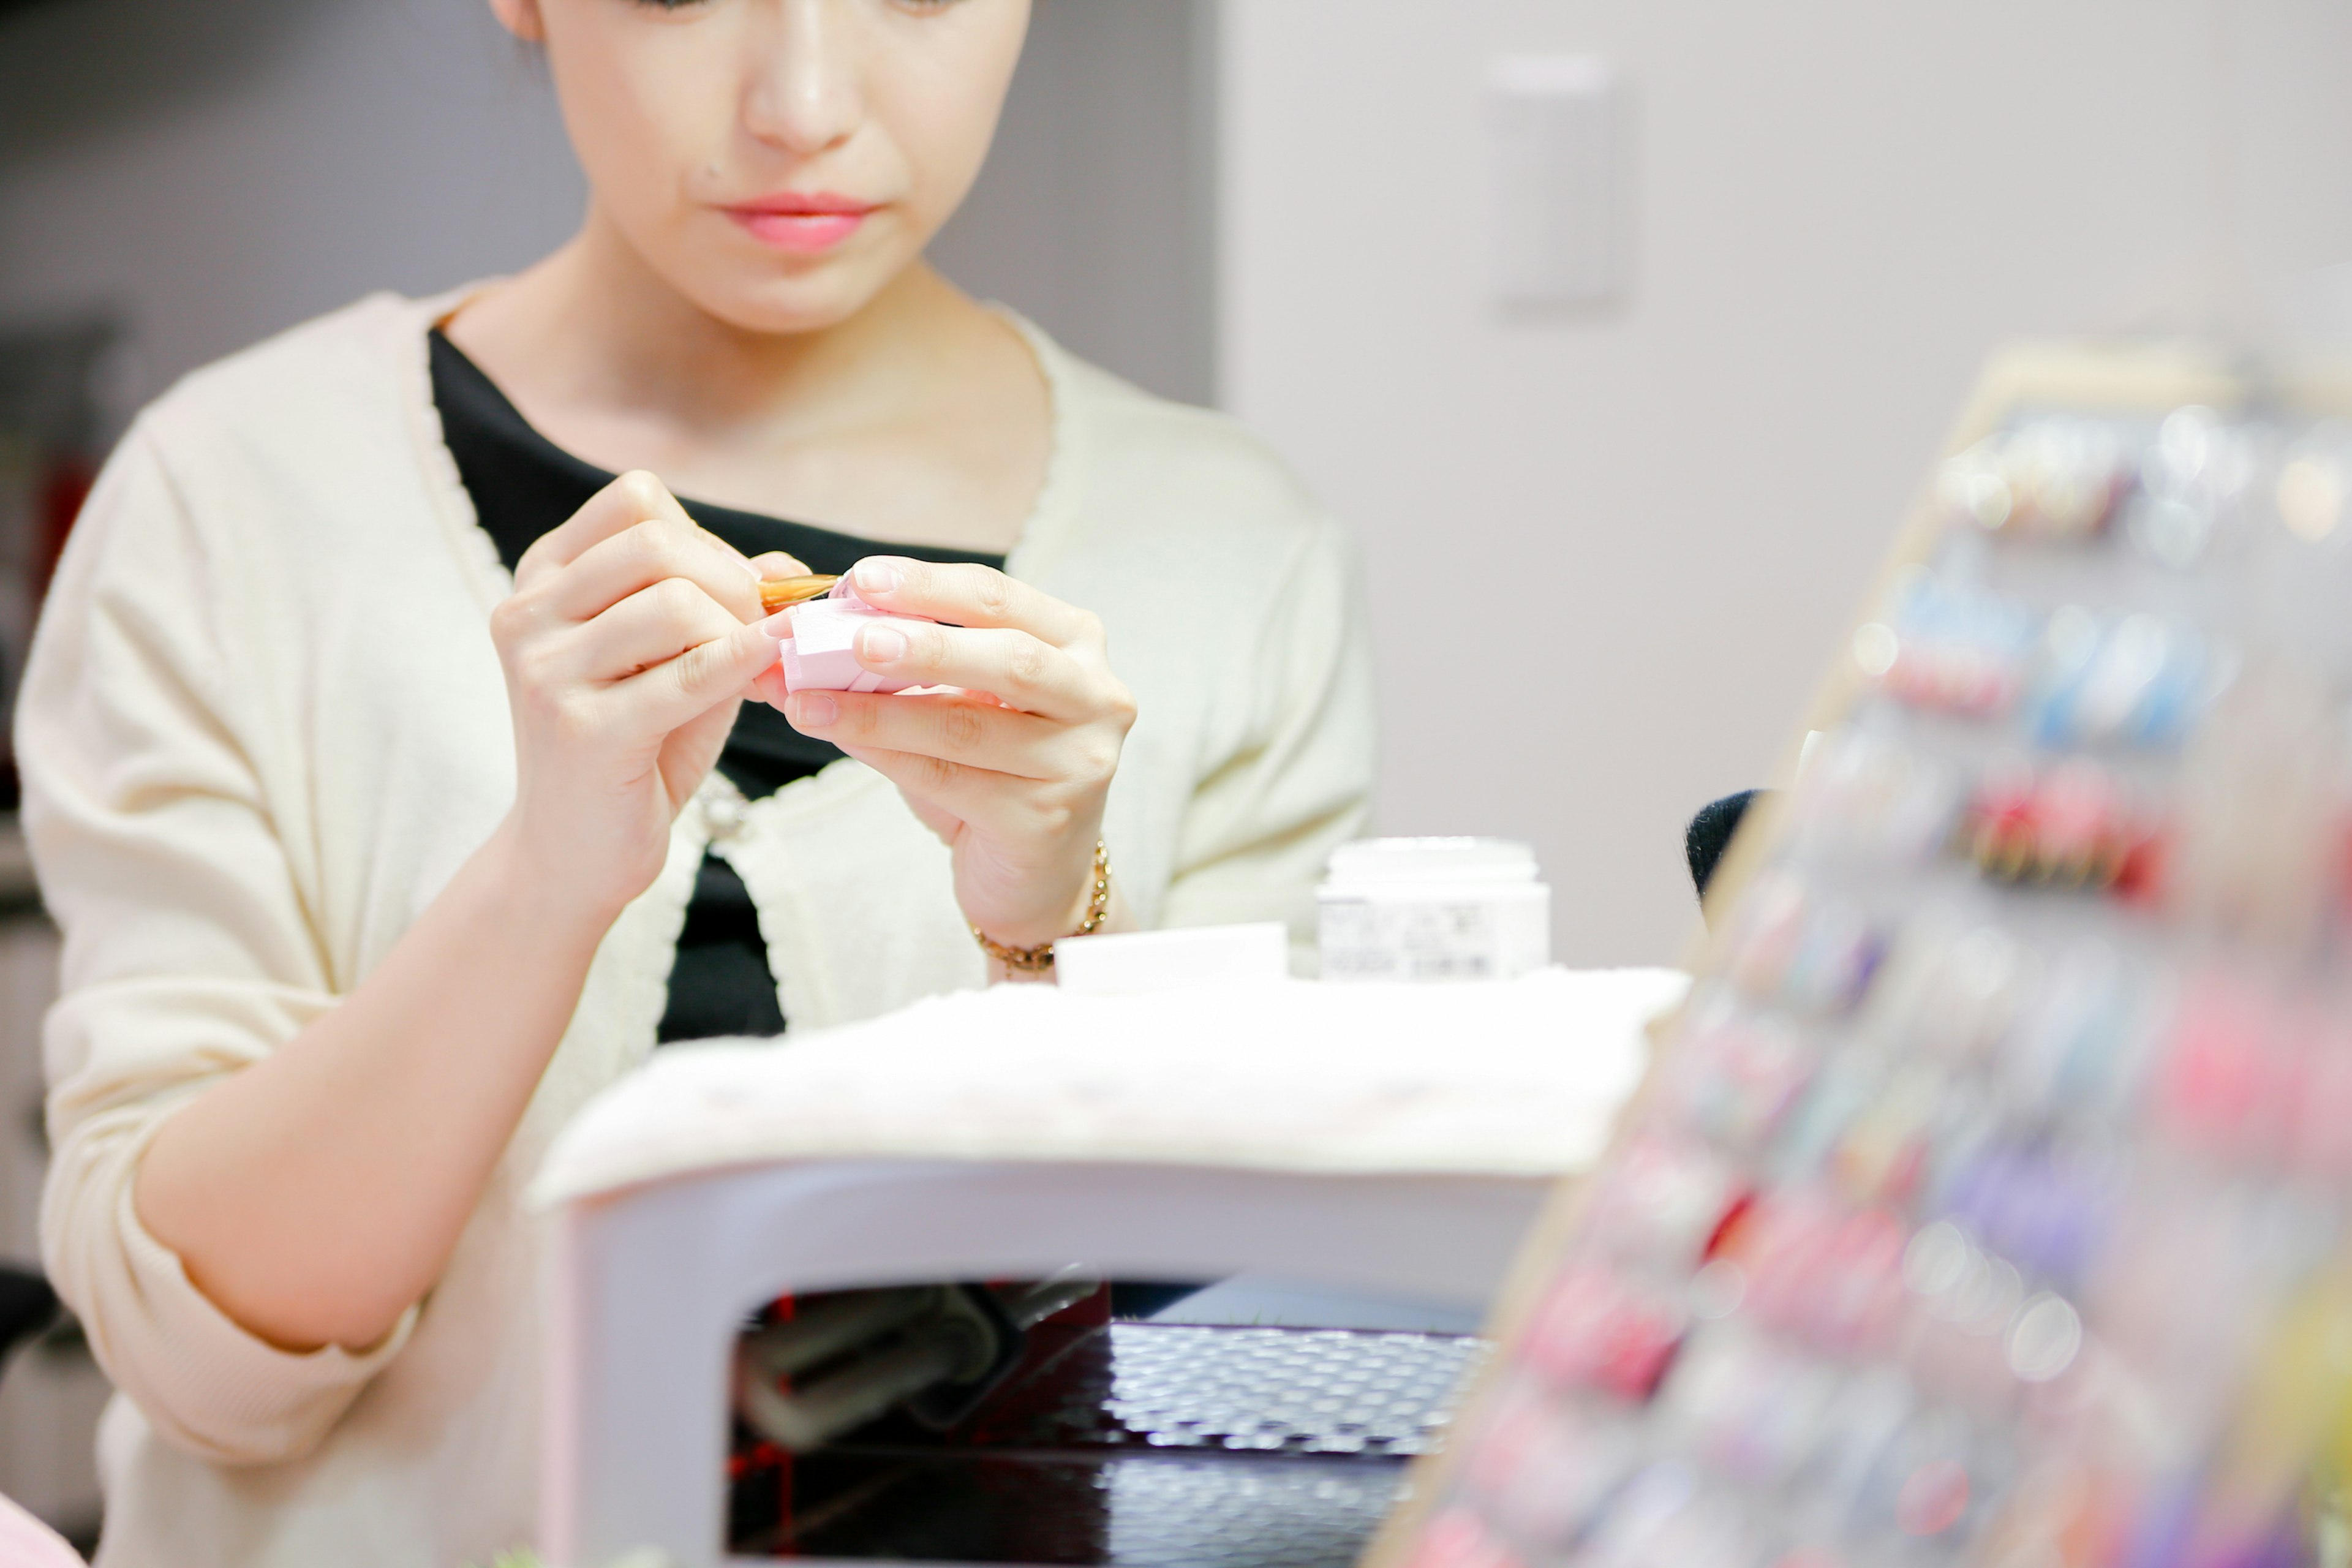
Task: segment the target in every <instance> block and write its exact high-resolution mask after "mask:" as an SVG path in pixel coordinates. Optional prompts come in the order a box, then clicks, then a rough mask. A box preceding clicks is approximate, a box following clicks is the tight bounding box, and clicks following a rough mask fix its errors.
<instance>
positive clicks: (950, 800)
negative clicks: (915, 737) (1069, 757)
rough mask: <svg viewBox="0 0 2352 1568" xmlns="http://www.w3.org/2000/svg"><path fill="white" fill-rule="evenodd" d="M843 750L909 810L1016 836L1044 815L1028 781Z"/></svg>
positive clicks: (877, 750)
mask: <svg viewBox="0 0 2352 1568" xmlns="http://www.w3.org/2000/svg"><path fill="white" fill-rule="evenodd" d="M842 750H843V751H845V752H848V754H849V755H850V756H852V757H854V758H856V760H857V761H859V762H861V763H865V764H866V766H867V767H869V768H872V769H873V770H874V771H875V772H876V773H880V774H881V775H882V776H883V777H884V778H886V779H888V780H889V781H890V782H891V783H892V784H896V785H898V788H899V789H901V790H902V791H904V792H905V793H906V795H907V796H908V801H909V803H910V804H912V803H915V802H920V803H922V805H926V806H929V808H930V809H931V810H933V811H937V812H943V813H945V814H946V815H948V816H953V817H956V818H958V819H960V820H961V821H964V822H967V823H979V824H982V825H983V826H987V827H990V828H995V829H1000V830H1008V829H1016V830H1017V829H1020V828H1024V827H1026V826H1029V825H1030V822H1031V819H1033V818H1034V817H1036V816H1038V815H1039V814H1038V812H1037V811H1036V809H1035V807H1034V805H1033V804H1032V797H1033V796H1034V795H1035V793H1036V790H1035V786H1034V784H1030V783H1028V782H1027V781H1025V780H1022V779H1017V778H1013V777H1011V776H1010V775H1008V774H1005V773H996V772H993V771H992V770H990V769H987V768H975V767H970V766H967V765H966V764H964V763H952V762H948V761H945V760H944V759H942V758H939V757H927V756H924V755H923V754H921V753H920V752H894V751H891V750H889V749H888V748H887V747H877V746H845V747H843V748H842Z"/></svg>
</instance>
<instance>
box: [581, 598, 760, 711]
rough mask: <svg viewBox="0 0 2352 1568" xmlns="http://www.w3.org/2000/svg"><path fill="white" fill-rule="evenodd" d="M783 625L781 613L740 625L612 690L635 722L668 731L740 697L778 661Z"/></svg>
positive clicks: (622, 681) (623, 681)
mask: <svg viewBox="0 0 2352 1568" xmlns="http://www.w3.org/2000/svg"><path fill="white" fill-rule="evenodd" d="M771 628H773V629H771ZM782 630H783V628H782V618H781V617H772V619H771V620H770V621H761V622H759V623H758V624H756V625H753V626H736V627H735V628H734V629H733V630H732V631H730V632H728V633H726V634H725V635H724V636H721V637H713V638H711V639H710V640H709V642H705V643H699V644H697V645H696V646H695V647H690V648H688V649H687V650H686V651H685V652H683V653H681V654H679V655H678V656H677V658H672V659H667V660H665V661H664V662H662V663H660V664H656V665H655V666H654V667H653V668H650V669H647V670H646V671H644V672H642V673H641V674H637V675H632V676H629V677H627V678H626V679H623V680H621V681H619V682H617V683H616V684H615V685H614V686H613V687H612V688H611V690H612V691H613V692H614V695H615V696H616V698H617V699H618V700H620V701H621V703H622V704H623V707H624V711H625V715H626V719H627V721H628V722H629V723H630V724H631V725H632V726H635V727H639V728H641V729H642V730H643V731H649V732H652V733H655V734H666V733H667V732H668V731H672V730H675V729H677V727H678V726H679V725H681V724H685V723H688V722H691V721H693V720H694V719H695V718H697V717H698V716H699V715H701V714H704V713H707V712H709V710H711V709H713V708H716V707H717V706H719V704H720V703H721V702H732V701H734V700H735V699H737V698H738V697H740V696H741V695H742V694H743V689H744V688H745V687H747V686H749V685H751V682H752V681H753V680H755V679H758V678H759V676H760V673H761V671H762V670H763V669H766V668H769V667H770V666H772V665H773V664H774V663H775V662H776V641H777V638H778V637H780V636H781V635H782Z"/></svg>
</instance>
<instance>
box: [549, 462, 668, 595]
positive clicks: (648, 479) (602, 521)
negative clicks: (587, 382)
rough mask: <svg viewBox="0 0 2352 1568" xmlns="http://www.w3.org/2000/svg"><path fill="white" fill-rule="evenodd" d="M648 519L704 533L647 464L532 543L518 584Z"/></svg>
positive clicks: (631, 472) (575, 559)
mask: <svg viewBox="0 0 2352 1568" xmlns="http://www.w3.org/2000/svg"><path fill="white" fill-rule="evenodd" d="M649 518H658V519H661V520H662V521H667V522H674V523H676V524H677V525H678V526H679V527H681V528H687V529H692V530H694V531H696V532H700V531H701V530H700V529H699V528H698V527H697V526H696V524H695V521H694V519H692V518H690V517H688V515H687V514H686V508H684V507H682V506H680V505H678V504H677V497H676V496H673V495H671V494H670V493H669V488H668V487H667V485H664V484H663V483H662V482H661V480H659V479H656V478H655V477H654V476H653V475H651V474H649V473H647V472H646V470H645V469H643V468H632V469H630V470H629V471H628V472H627V473H625V474H623V475H621V476H620V477H619V478H617V479H614V481H613V482H612V483H611V484H608V485H606V486H605V487H604V489H601V490H598V491H597V492H596V493H595V494H594V495H593V496H590V497H589V498H588V499H587V500H586V501H585V502H583V503H582V505H581V508H580V510H578V511H575V512H573V513H572V515H571V516H570V517H568V518H566V519H565V520H564V521H562V522H561V523H559V524H558V525H557V526H555V527H554V528H551V529H550V530H549V531H547V532H545V533H542V534H541V535H540V536H539V538H537V539H536V540H534V541H532V542H531V546H530V549H528V550H526V551H524V552H522V559H521V560H520V561H519V562H517V563H515V585H516V586H517V587H521V586H523V585H524V584H525V583H527V582H528V581H530V580H531V579H534V578H536V577H538V576H540V575H541V574H545V573H547V572H549V571H551V570H554V569H557V568H561V567H564V566H569V565H571V564H572V562H574V561H577V560H578V559H579V558H580V557H581V556H583V555H584V554H586V553H587V552H589V551H590V550H592V549H593V548H594V547H595V546H596V545H598V544H601V543H603V542H604V541H605V540H607V539H610V538H612V537H613V535H614V534H616V533H619V532H621V531H623V530H624V529H629V528H634V527H635V526H636V525H637V524H638V523H641V522H644V521H646V520H647V519H649Z"/></svg>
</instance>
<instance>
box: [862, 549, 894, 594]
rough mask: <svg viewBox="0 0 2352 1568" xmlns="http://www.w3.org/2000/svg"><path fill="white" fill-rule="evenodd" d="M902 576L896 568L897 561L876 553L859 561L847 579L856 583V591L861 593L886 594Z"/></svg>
mask: <svg viewBox="0 0 2352 1568" xmlns="http://www.w3.org/2000/svg"><path fill="white" fill-rule="evenodd" d="M903 576H904V574H902V573H901V572H900V571H899V570H898V563H897V562H895V561H891V560H888V559H886V558H884V557H882V556H878V555H877V556H873V557H870V558H868V559H866V560H864V561H861V562H859V563H857V564H856V566H855V567H853V568H852V569H851V570H850V574H849V580H850V581H851V582H853V583H855V584H857V587H858V591H859V592H861V593H866V594H887V593H888V592H889V591H890V590H891V589H893V588H895V587H897V586H898V584H899V581H900V579H901V578H902V577H903Z"/></svg>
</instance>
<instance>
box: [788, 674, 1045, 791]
mask: <svg viewBox="0 0 2352 1568" xmlns="http://www.w3.org/2000/svg"><path fill="white" fill-rule="evenodd" d="M784 717H785V718H786V719H788V720H790V721H792V725H793V728H794V729H795V730H798V731H800V732H801V733H802V734H803V735H813V736H814V737H815V738H817V739H818V740H821V741H831V742H833V743H834V744H835V745H836V746H839V747H841V748H842V749H843V750H845V751H846V750H848V749H850V748H851V747H862V748H866V749H876V750H882V751H891V752H909V753H912V754H915V755H919V756H926V757H932V758H936V759H937V760H939V761H940V762H946V763H957V764H958V765H960V766H963V767H973V768H982V769H985V770H986V771H988V772H990V773H1007V774H1010V775H1012V776H1013V777H1015V778H1024V779H1036V780H1045V779H1061V778H1066V777H1069V776H1071V774H1072V773H1074V772H1076V771H1078V769H1077V767H1076V764H1077V763H1078V762H1079V760H1080V759H1079V758H1078V757H1077V756H1076V754H1075V752H1076V747H1074V746H1073V745H1071V744H1069V743H1068V740H1069V736H1070V733H1071V731H1070V730H1069V728H1068V726H1066V725H1063V724H1057V723H1055V722H1054V721H1052V720H1050V719H1040V718H1038V717H1037V716H1035V715H1034V714H1031V713H1022V712H1016V711H1015V710H1013V709H1010V708H999V707H996V706H994V705H992V704H990V703H985V702H973V701H970V700H966V699H965V698H963V697H962V696H961V695H960V694H955V693H949V692H939V693H932V694H927V695H919V696H916V695H907V694H903V693H902V694H898V695H895V696H884V695H881V694H879V693H875V692H863V691H796V692H794V693H793V694H792V696H791V697H790V698H789V699H787V700H786V701H785V703H784Z"/></svg>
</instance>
